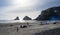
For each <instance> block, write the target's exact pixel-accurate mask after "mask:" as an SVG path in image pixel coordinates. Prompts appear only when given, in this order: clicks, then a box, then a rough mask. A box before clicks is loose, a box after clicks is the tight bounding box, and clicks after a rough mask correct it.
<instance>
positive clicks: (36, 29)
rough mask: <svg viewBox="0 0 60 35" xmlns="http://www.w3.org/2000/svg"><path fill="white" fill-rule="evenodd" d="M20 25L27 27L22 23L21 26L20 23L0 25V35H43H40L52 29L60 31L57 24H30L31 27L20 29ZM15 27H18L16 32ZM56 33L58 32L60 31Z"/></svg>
mask: <svg viewBox="0 0 60 35" xmlns="http://www.w3.org/2000/svg"><path fill="white" fill-rule="evenodd" d="M21 25H27V24H24V23H23V24H22V23H14V24H12V23H11V24H10V23H9V24H1V23H0V35H43V34H41V33H42V32H45V31H48V30H49V31H50V30H54V29H60V24H59V23H58V24H48V25H39V24H30V25H31V26H28V27H27V28H20V26H21ZM17 27H18V31H17ZM57 32H60V30H59V31H57ZM55 33H56V32H55ZM58 34H59V33H58ZM45 35H46V34H45Z"/></svg>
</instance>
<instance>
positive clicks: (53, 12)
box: [36, 6, 60, 20]
mask: <svg viewBox="0 0 60 35" xmlns="http://www.w3.org/2000/svg"><path fill="white" fill-rule="evenodd" d="M36 20H60V6H58V7H52V8H48V9H46V10H43V11H42V12H41V15H39V16H38V17H37V18H36Z"/></svg>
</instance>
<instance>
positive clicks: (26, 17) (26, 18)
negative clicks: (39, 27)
mask: <svg viewBox="0 0 60 35" xmlns="http://www.w3.org/2000/svg"><path fill="white" fill-rule="evenodd" d="M23 20H32V19H31V18H30V17H28V16H25V17H24V18H23Z"/></svg>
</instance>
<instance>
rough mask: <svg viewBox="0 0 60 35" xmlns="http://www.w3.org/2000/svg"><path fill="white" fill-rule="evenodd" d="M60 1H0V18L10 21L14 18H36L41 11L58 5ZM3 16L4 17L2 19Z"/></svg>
mask: <svg viewBox="0 0 60 35" xmlns="http://www.w3.org/2000/svg"><path fill="white" fill-rule="evenodd" d="M59 2H60V0H1V1H0V14H1V15H0V17H1V18H4V17H5V18H8V19H11V18H13V17H16V16H21V17H22V18H23V17H24V16H26V15H27V16H30V17H31V18H36V16H37V15H39V14H40V13H41V11H42V10H44V9H47V8H49V7H53V6H57V5H60V3H59ZM2 16H4V17H2Z"/></svg>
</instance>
